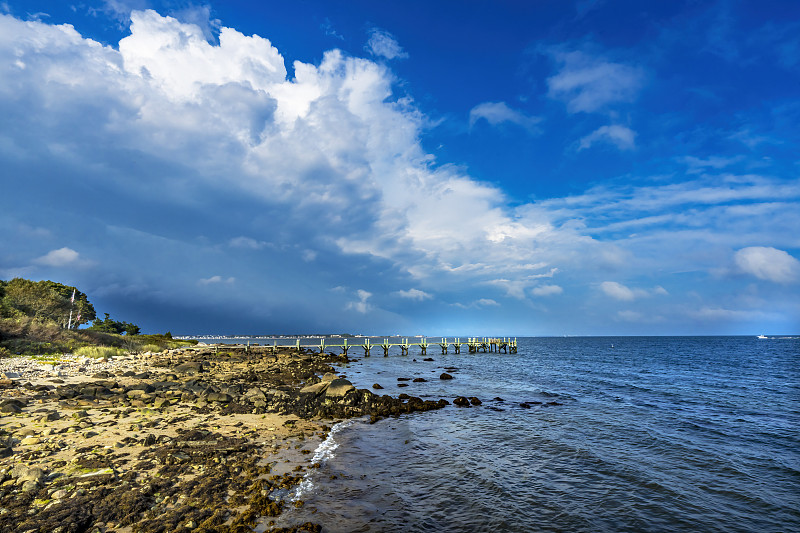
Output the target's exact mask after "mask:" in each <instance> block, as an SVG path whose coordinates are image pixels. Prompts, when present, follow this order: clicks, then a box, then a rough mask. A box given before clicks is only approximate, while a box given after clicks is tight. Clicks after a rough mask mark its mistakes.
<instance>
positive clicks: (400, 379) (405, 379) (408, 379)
mask: <svg viewBox="0 0 800 533" xmlns="http://www.w3.org/2000/svg"><path fill="white" fill-rule="evenodd" d="M397 381H411V378H397Z"/></svg>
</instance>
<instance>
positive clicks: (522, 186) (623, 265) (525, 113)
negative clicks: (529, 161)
mask: <svg viewBox="0 0 800 533" xmlns="http://www.w3.org/2000/svg"><path fill="white" fill-rule="evenodd" d="M118 5H121V4H118ZM4 6H5V9H4V10H5V12H6V13H5V14H0V79H2V80H4V81H3V83H2V84H0V124H2V127H0V166H2V168H3V169H4V170H3V171H2V173H3V178H2V186H3V190H4V191H6V193H5V198H4V200H3V204H4V208H3V210H2V212H0V234H2V241H3V246H2V249H0V278H2V279H8V278H11V277H14V276H24V277H29V278H34V279H42V278H49V279H54V280H56V281H61V282H67V283H70V284H76V285H78V286H80V287H81V288H82V290H84V291H85V292H87V293H88V294H90V296H93V301H95V302H96V304H95V305H96V307H97V308H98V311H110V312H112V315H120V316H122V317H124V318H125V319H126V320H132V321H134V322H137V323H141V324H143V325H144V326H145V328H146V329H148V328H149V329H152V330H166V329H170V330H172V331H173V332H181V333H201V332H220V333H223V332H224V333H237V332H238V333H266V332H305V333H308V332H322V331H328V332H336V331H350V332H354V333H369V334H381V333H393V332H395V331H398V332H405V333H409V334H413V333H425V334H431V335H437V334H440V335H448V334H449V335H452V334H460V335H467V334H501V335H502V334H510V335H525V334H649V333H652V334H691V333H700V334H715V333H720V334H727V333H754V332H755V333H761V332H762V331H766V332H787V333H789V332H797V331H798V326H800V298H798V295H799V293H800V290H798V289H800V261H798V259H797V258H798V257H800V253H799V251H800V237H799V236H798V235H799V234H800V232H798V228H800V180H799V179H798V177H797V174H798V170H800V167H799V166H798V163H800V160H798V159H797V152H796V151H792V150H791V149H790V146H795V147H796V146H797V141H798V139H797V132H796V131H795V130H793V128H790V127H788V126H786V124H789V123H790V122H791V120H790V117H794V118H796V119H800V101H798V100H797V98H796V97H797V95H794V99H792V98H790V97H789V96H786V95H780V94H779V95H768V94H763V95H758V94H756V95H754V96H752V97H749V98H751V99H752V100H753V101H754V102H756V101H757V102H758V103H757V104H756V103H753V104H751V105H749V106H748V105H743V106H742V107H741V108H736V109H733V111H735V113H738V116H736V117H735V119H729V122H720V120H721V119H720V117H719V116H717V115H714V116H708V117H707V121H706V122H701V123H699V124H695V123H694V121H698V120H700V119H702V118H703V117H705V116H706V113H707V109H708V108H713V107H724V102H723V100H724V99H725V98H726V95H714V94H710V92H711V89H710V88H711V87H712V85H711V84H710V82H709V81H708V80H705V79H704V80H702V81H697V83H696V85H692V86H690V87H688V88H686V89H685V91H684V92H683V98H685V99H686V100H685V101H686V102H688V103H686V107H687V108H690V109H686V110H684V109H683V108H682V105H681V106H678V108H669V109H668V107H669V106H671V105H673V102H671V101H669V102H665V104H664V107H665V109H662V110H658V109H657V107H658V106H657V105H655V103H657V102H658V101H659V97H658V92H659V91H669V92H672V91H675V90H676V89H675V87H674V86H673V85H672V84H675V83H677V81H676V79H677V78H678V77H679V76H685V77H687V78H688V77H689V73H686V72H681V71H677V72H671V71H667V70H666V68H667V67H666V62H665V61H663V60H662V61H661V62H659V59H658V58H657V57H653V56H652V55H648V54H655V53H654V52H645V51H642V50H640V49H641V48H642V46H643V45H641V44H632V45H630V46H629V50H627V51H626V50H623V51H620V48H621V46H620V45H619V44H617V45H616V47H613V48H612V47H611V46H608V47H603V46H602V43H597V42H590V41H588V40H587V38H572V39H567V40H564V41H562V42H552V37H551V36H548V39H550V42H546V43H545V44H542V42H536V41H537V38H536V36H529V39H530V41H531V42H529V43H528V46H527V47H526V50H525V51H524V54H523V57H528V58H529V59H527V61H529V62H530V63H529V67H530V69H531V70H532V71H535V73H533V74H531V76H533V77H534V78H535V80H534V82H532V83H531V85H530V86H529V87H528V89H527V92H526V94H525V95H524V98H523V97H522V96H519V94H517V97H516V100H510V99H509V98H507V97H506V96H504V95H497V94H494V93H492V92H490V91H486V92H484V91H483V90H481V88H480V87H476V88H474V89H473V90H472V93H471V96H472V97H473V98H474V102H473V104H472V105H470V106H467V107H463V108H462V109H461V112H460V114H455V113H454V112H452V111H449V110H448V111H446V112H438V111H437V110H436V109H435V108H429V107H428V104H426V103H425V101H424V100H417V99H415V97H414V96H415V95H414V94H413V92H412V91H411V89H408V88H407V87H406V85H405V82H404V79H403V78H401V77H400V75H399V74H398V72H399V69H400V66H399V65H404V66H405V65H412V64H413V63H414V62H415V59H416V53H415V49H416V47H415V46H414V43H413V42H401V41H400V40H399V39H398V38H397V37H396V36H395V34H394V31H402V30H403V29H404V28H402V27H399V28H398V29H397V30H395V29H394V28H391V27H389V28H384V27H377V26H374V25H372V26H369V29H368V30H367V31H366V32H365V33H363V34H362V41H361V44H360V48H358V47H356V46H354V47H353V50H352V51H350V52H348V51H347V50H345V49H343V48H335V46H336V43H335V42H333V44H332V45H331V48H328V49H326V50H320V53H321V59H319V60H318V61H301V60H295V61H293V62H292V63H291V64H290V65H288V66H287V60H286V59H285V57H284V53H285V52H284V53H282V52H281V50H279V49H278V48H277V47H276V45H275V44H274V42H273V41H272V40H270V35H267V34H265V35H263V36H262V35H258V34H255V33H251V34H249V35H248V34H246V33H244V32H242V31H239V30H237V29H235V28H232V27H226V26H225V25H224V20H223V22H222V23H220V22H219V21H218V20H211V19H210V16H211V13H212V10H211V9H210V8H208V7H207V6H206V7H205V8H204V10H201V12H202V13H201V14H203V16H204V18H203V17H201V19H200V20H197V14H198V10H197V9H194V10H190V11H189V12H188V13H191V14H192V16H188V15H187V16H184V17H182V18H181V17H179V14H178V13H172V14H173V15H175V16H170V15H167V14H163V13H159V12H158V11H156V10H153V9H142V10H131V11H130V12H129V14H127V12H126V16H127V17H128V18H129V22H128V24H129V33H128V34H127V35H126V36H124V37H122V38H121V39H119V40H118V41H116V42H112V43H110V44H104V43H102V42H100V41H98V40H95V39H93V38H91V37H89V36H85V35H83V34H82V33H80V32H79V31H78V30H76V29H75V27H73V26H71V25H69V24H59V23H54V22H51V21H49V20H48V17H42V16H36V17H32V16H28V15H24V14H19V13H17V11H15V10H14V6H13V5H11V6H10V7H9V5H7V4H4ZM107 6H108V5H107ZM20 11H21V10H20ZM586 16H588V15H584V17H586ZM687 16H688V15H686V14H679V15H676V20H675V25H676V26H677V25H678V22H681V21H683V22H685V20H683V19H685V18H686V17H687ZM708 16H711V15H710V14H699V15H696V17H698V18H702V17H708ZM122 20H128V19H127V18H124V17H123V19H122ZM799 23H800V19H797V20H794V21H791V22H785V21H784V22H783V24H784V25H785V24H789V25H791V24H799ZM108 24H109V25H111V24H112V22H111V20H109V22H108ZM326 24H327V25H326V27H325V30H324V31H323V29H320V30H319V31H320V34H322V33H329V34H331V35H333V34H336V32H335V31H333V29H332V27H331V22H330V20H328V22H327V23H326ZM398 24H400V23H398ZM765 24H766V22H765ZM770 24H773V25H774V24H778V22H777V21H776V22H770ZM782 27H783V26H782ZM776 28H777V27H776ZM778 29H780V28H778ZM778 29H774V31H773V32H771V33H770V36H767V35H765V34H764V35H762V34H761V33H758V32H757V31H755V30H754V32H755V33H754V35H761V38H762V39H764V40H766V39H768V38H769V39H773V40H774V41H775V42H772V43H767V44H764V45H762V47H761V49H760V50H761V52H760V53H763V54H767V53H769V52H771V51H776V55H775V56H774V59H773V66H772V67H771V68H772V70H773V71H775V72H777V73H779V74H780V75H783V76H793V77H794V79H795V80H796V78H797V74H796V68H795V67H796V62H795V63H792V56H791V54H789V55H787V54H783V55H781V54H780V53H778V51H779V50H782V49H785V47H787V46H789V47H790V46H795V47H797V46H798V41H797V38H796V37H793V36H792V35H794V34H792V33H790V32H788V31H786V32H784V33H781V31H778ZM362 31H363V30H362ZM672 31H677V30H675V29H674V27H673V28H672V29H670V28H669V27H668V29H666V30H664V31H663V33H662V34H661V35H660V36H659V39H660V40H661V42H662V43H665V44H669V43H677V42H678V41H679V39H678V36H676V35H674V34H673V33H672ZM763 32H766V29H764V30H762V33H763ZM781 35H783V36H784V37H783V39H782V38H781V37H780V36H781ZM336 36H337V40H340V39H339V38H338V37H340V35H339V34H336ZM541 40H542V41H544V40H545V39H544V38H542V39H541ZM756 40H757V39H756V38H755V37H754V38H753V39H751V42H755V41H756ZM792 43H793V44H792ZM674 46H676V47H677V46H679V45H678V44H674ZM707 46H708V51H706V52H704V53H707V54H709V55H712V56H715V60H716V61H728V62H738V63H740V64H741V65H744V66H746V65H747V61H748V60H752V57H756V56H755V55H754V54H756V51H754V50H753V49H747V50H740V49H738V48H737V49H735V50H736V54H733V52H732V51H731V48H730V47H731V46H732V45H731V44H730V42H720V41H719V40H716V41H709V42H708V43H707ZM742 46H743V45H742ZM753 46H755V45H753ZM715 47H716V48H715ZM634 52H638V54H637V53H634ZM723 52H727V55H725V54H723ZM521 53H523V52H521ZM659 53H661V54H665V52H663V51H662V52H659ZM525 54H527V55H525ZM731 54H733V55H731ZM748 54H749V55H748ZM361 56H365V57H361ZM531 56H535V59H530V57H531ZM723 56H724V57H723ZM787 62H788V63H789V65H788V66H787ZM396 65H398V66H396ZM531 65H533V66H531ZM534 66H535V67H536V68H534ZM407 68H410V69H413V67H407ZM766 68H767V67H765V66H764V65H761V66H759V69H766ZM395 69H397V70H395ZM659 69H661V70H659ZM792 71H794V74H789V72H792ZM537 74H538V75H537ZM409 76H412V77H413V75H409ZM720 81H721V82H722V83H728V81H727V80H720ZM659 86H664V87H660V88H659ZM517 89H518V90H517V91H516V92H517V93H519V92H520V91H521V90H520V89H519V88H517ZM755 90H756V89H753V88H752V87H748V91H755ZM648 93H650V94H648ZM441 97H442V98H446V96H444V95H443V96H441ZM504 98H505V99H504ZM767 98H772V100H770V101H766V105H767V106H768V107H769V109H767V110H765V109H764V108H763V107H764V102H765V99H767ZM745 99H746V98H745ZM507 100H508V101H507ZM641 102H645V103H641ZM654 107H655V108H656V110H654ZM765 114H766V115H767V116H766V117H765V116H764V115H765ZM690 123H691V125H689V124H690ZM796 123H797V122H794V124H796ZM455 130H460V131H456V132H454V131H455ZM511 138H513V139H514V141H512V144H513V143H514V142H522V143H523V144H522V145H521V146H523V147H525V148H523V150H522V151H521V152H520V153H521V154H523V152H524V151H525V150H528V148H527V147H534V146H538V145H543V146H547V150H548V151H552V143H553V142H555V141H554V139H560V140H559V142H560V145H559V146H560V148H559V149H558V150H556V157H557V158H558V159H560V160H561V162H559V163H558V164H554V165H553V167H552V168H551V170H552V172H553V177H552V178H549V177H548V176H547V175H546V174H543V173H542V171H541V170H540V169H537V168H516V169H515V170H514V173H522V175H524V179H523V180H519V179H515V180H513V182H512V180H511V179H510V178H509V179H508V181H507V180H506V178H505V177H504V175H503V171H502V168H503V165H508V164H509V163H508V162H505V161H504V162H503V163H502V164H501V163H500V162H499V161H498V165H497V167H498V170H497V174H495V175H492V176H491V177H490V180H487V179H485V178H484V179H481V177H478V176H475V175H473V174H472V173H471V171H470V168H471V165H472V163H473V162H472V161H471V160H469V157H470V156H469V155H467V154H468V152H469V150H466V151H465V152H464V154H465V158H466V160H461V159H450V160H448V159H443V155H446V154H447V151H446V150H441V151H439V150H437V149H434V148H431V146H434V145H436V144H437V143H440V142H441V143H447V144H451V145H453V146H458V145H459V143H461V144H462V145H470V146H473V147H474V146H476V143H483V141H484V140H486V139H493V140H491V141H489V144H487V145H486V148H485V153H481V154H478V155H475V158H476V159H475V161H474V165H475V167H476V168H480V167H481V166H482V165H485V164H487V163H486V162H487V161H490V160H491V157H492V155H491V152H492V149H493V148H494V146H495V145H493V144H491V143H498V142H499V143H506V144H508V143H507V142H506V140H507V139H511ZM673 141H674V142H673ZM470 143H473V144H470ZM534 149H535V148H530V150H534ZM498 150H500V148H498ZM789 154H794V155H789ZM525 157H528V156H527V155H521V156H520V159H521V160H523V161H522V162H520V163H519V166H521V167H524V166H525V163H524V159H525ZM478 158H480V160H478ZM542 161H543V162H546V157H545V156H544V155H542ZM609 161H611V162H609ZM620 161H621V163H620ZM571 162H574V165H575V166H574V168H572V169H571V170H570V172H574V173H575V174H576V175H577V174H581V173H582V174H584V175H587V176H590V177H587V178H586V180H585V181H582V182H581V181H576V182H574V183H573V184H572V185H571V186H570V190H569V191H564V190H559V188H558V187H559V186H558V185H549V184H548V183H547V182H548V181H553V182H556V181H558V179H556V176H558V173H559V172H560V171H559V168H560V167H559V165H569V164H573V163H571ZM543 166H546V164H545V163H543ZM593 167H594V170H593ZM612 168H616V169H620V170H618V171H617V172H613V173H609V170H608V169H612ZM562 171H563V169H562ZM598 172H599V173H602V175H601V174H598ZM481 173H483V172H481ZM520 190H526V191H527V192H526V193H525V195H522V196H520V194H519V192H518V191H520ZM512 191H515V192H512ZM131 315H135V316H131Z"/></svg>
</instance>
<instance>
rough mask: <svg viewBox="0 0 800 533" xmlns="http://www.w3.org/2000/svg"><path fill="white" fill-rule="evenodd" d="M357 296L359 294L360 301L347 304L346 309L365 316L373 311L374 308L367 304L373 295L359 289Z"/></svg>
mask: <svg viewBox="0 0 800 533" xmlns="http://www.w3.org/2000/svg"><path fill="white" fill-rule="evenodd" d="M356 294H358V300H357V301H354V302H347V305H345V307H344V308H345V309H349V310H353V311H356V312H358V313H361V314H365V313H367V312H368V311H370V310H371V309H372V306H371V305H370V304H369V303H367V300H369V299H370V298H371V297H372V293H371V292H368V291H365V290H363V289H358V291H357V292H356Z"/></svg>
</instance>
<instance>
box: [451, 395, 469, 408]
mask: <svg viewBox="0 0 800 533" xmlns="http://www.w3.org/2000/svg"><path fill="white" fill-rule="evenodd" d="M453 405H457V406H458V407H469V406H470V404H469V400H468V399H467V398H466V397H464V396H459V397H457V398H456V399H455V400H453Z"/></svg>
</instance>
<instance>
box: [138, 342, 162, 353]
mask: <svg viewBox="0 0 800 533" xmlns="http://www.w3.org/2000/svg"><path fill="white" fill-rule="evenodd" d="M142 351H143V352H160V351H162V348H161V347H160V346H159V345H158V344H145V345H144V346H142Z"/></svg>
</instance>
